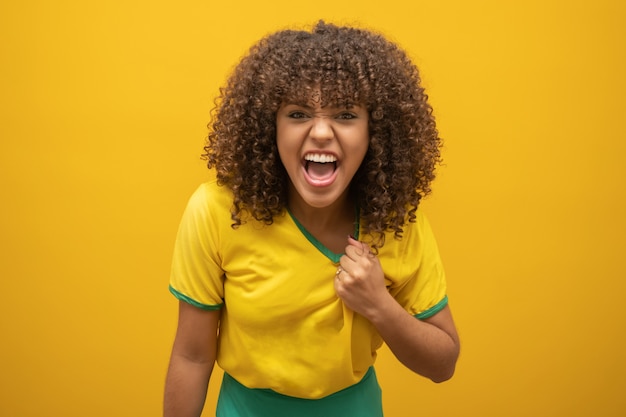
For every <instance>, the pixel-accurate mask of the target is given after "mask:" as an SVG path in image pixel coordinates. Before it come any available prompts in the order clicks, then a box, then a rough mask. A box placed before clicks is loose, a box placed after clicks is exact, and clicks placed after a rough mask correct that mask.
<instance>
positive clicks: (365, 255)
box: [335, 237, 390, 318]
mask: <svg viewBox="0 0 626 417" xmlns="http://www.w3.org/2000/svg"><path fill="white" fill-rule="evenodd" d="M339 264H340V266H339V268H338V269H337V273H336V275H335V291H336V293H337V296H339V298H341V300H343V302H344V303H345V304H346V306H348V308H350V309H351V310H353V311H355V312H357V313H359V314H361V315H362V316H364V317H365V318H370V317H371V316H372V315H373V314H375V313H376V311H377V310H378V309H380V308H382V306H383V304H384V303H385V300H386V298H389V297H390V295H389V292H388V291H387V288H386V286H385V275H384V273H383V269H382V267H381V265H380V262H379V260H378V258H377V257H376V255H374V254H373V253H372V251H371V250H370V247H369V246H368V245H367V244H365V243H363V242H359V241H358V240H356V239H353V238H352V237H349V238H348V245H347V246H346V251H345V255H343V256H342V257H341V259H340V261H339Z"/></svg>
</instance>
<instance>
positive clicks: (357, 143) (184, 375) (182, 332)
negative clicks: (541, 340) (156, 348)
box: [164, 100, 459, 417]
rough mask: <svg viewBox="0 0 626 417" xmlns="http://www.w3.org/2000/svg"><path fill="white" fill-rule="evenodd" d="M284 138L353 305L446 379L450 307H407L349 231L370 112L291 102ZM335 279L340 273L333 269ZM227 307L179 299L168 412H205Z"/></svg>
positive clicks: (293, 192)
mask: <svg viewBox="0 0 626 417" xmlns="http://www.w3.org/2000/svg"><path fill="white" fill-rule="evenodd" d="M276 128H277V138H276V140H277V146H278V151H279V154H280V158H281V161H282V163H283V165H284V166H285V169H286V170H287V173H288V175H289V179H290V187H289V209H290V210H291V212H292V214H293V215H294V216H295V217H296V218H297V219H298V220H299V221H300V222H301V223H302V225H303V226H304V227H305V228H306V229H307V230H308V231H309V232H310V233H311V234H312V235H313V236H315V237H316V238H317V239H318V240H319V241H320V242H321V243H322V244H324V245H325V246H326V247H327V248H328V249H330V250H332V251H333V252H335V253H344V254H345V255H343V256H342V257H341V260H340V270H339V273H338V274H336V275H335V278H334V286H335V291H336V293H337V296H338V297H339V298H341V299H342V300H343V302H344V303H345V304H346V306H347V307H349V308H350V309H352V310H353V311H355V312H356V313H358V314H361V315H362V316H363V317H365V318H367V319H368V320H369V321H370V322H371V323H372V324H373V325H374V326H375V327H376V329H377V330H378V332H379V334H380V335H381V336H382V338H383V339H384V341H385V342H386V343H387V345H388V346H389V347H390V349H391V351H392V352H393V353H394V355H395V356H396V357H397V358H398V359H399V360H400V362H402V363H403V364H404V365H405V366H407V367H408V368H409V369H411V370H413V371H414V372H416V373H418V374H420V375H422V376H425V377H427V378H430V379H431V380H433V381H435V382H442V381H445V380H447V379H449V378H450V377H452V375H453V373H454V368H455V364H456V360H457V358H458V355H459V338H458V335H457V332H456V328H455V325H454V321H453V319H452V314H451V312H450V309H449V307H445V308H444V309H443V310H442V311H440V312H439V313H437V314H435V315H434V316H432V317H430V318H428V319H426V320H417V319H415V318H414V317H413V316H411V315H410V314H409V313H408V312H407V311H405V310H404V309H403V308H402V306H400V304H398V303H397V302H396V300H395V299H394V298H393V297H392V296H391V295H390V294H389V292H388V291H387V289H386V287H385V281H384V273H383V271H382V268H381V265H380V262H379V261H378V258H377V257H376V256H375V255H374V254H372V253H371V251H370V248H369V247H368V246H367V245H366V244H365V243H362V242H359V241H357V240H355V239H352V238H351V237H347V236H349V235H350V234H351V233H353V228H354V209H355V208H354V203H353V202H351V201H350V199H349V198H348V188H349V185H350V181H351V180H352V178H353V177H354V174H355V173H356V171H357V169H358V168H359V166H360V164H361V162H362V161H363V158H364V156H365V153H366V152H367V148H368V145H369V133H368V113H367V111H366V109H365V108H364V107H360V106H353V107H350V108H342V107H325V108H322V107H320V106H319V101H316V100H312V101H311V103H309V105H306V106H302V105H295V104H285V105H283V106H281V108H280V109H279V110H278V112H277V115H276ZM322 154H323V155H325V157H328V156H331V157H332V158H336V170H335V172H334V173H333V174H332V176H330V177H329V178H327V179H323V180H320V179H319V178H314V177H312V176H311V175H309V174H307V172H306V170H305V168H304V167H305V165H306V162H305V157H306V156H307V155H322ZM329 279H333V278H332V277H329ZM219 318H220V311H204V310H201V309H199V308H196V307H194V306H192V305H190V304H187V303H186V302H183V301H181V302H180V305H179V319H178V329H177V333H176V338H175V341H174V346H173V348H172V355H171V359H170V365H169V369H168V375H167V379H166V387H165V404H164V417H184V416H196V417H197V416H199V415H200V414H201V412H202V408H203V405H204V401H205V398H206V392H207V387H208V383H209V379H210V376H211V372H212V370H213V366H214V363H215V357H216V351H217V333H218V326H219Z"/></svg>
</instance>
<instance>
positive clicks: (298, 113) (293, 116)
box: [287, 110, 307, 119]
mask: <svg viewBox="0 0 626 417" xmlns="http://www.w3.org/2000/svg"><path fill="white" fill-rule="evenodd" d="M287 116H288V117H289V118H291V119H304V118H306V117H307V115H306V113H304V112H301V111H297V110H296V111H292V112H289V114H287Z"/></svg>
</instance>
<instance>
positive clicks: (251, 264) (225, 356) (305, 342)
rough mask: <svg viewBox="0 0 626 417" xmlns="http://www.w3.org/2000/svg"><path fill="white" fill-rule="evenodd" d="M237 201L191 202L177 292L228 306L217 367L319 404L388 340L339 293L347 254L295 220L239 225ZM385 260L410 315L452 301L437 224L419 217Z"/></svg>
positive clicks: (390, 243) (209, 197)
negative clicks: (233, 213) (337, 281)
mask: <svg viewBox="0 0 626 417" xmlns="http://www.w3.org/2000/svg"><path fill="white" fill-rule="evenodd" d="M232 198H233V197H232V193H231V192H230V190H229V189H228V188H227V187H220V186H218V185H217V183H216V181H215V180H212V181H209V182H207V183H205V184H203V185H201V186H200V187H199V188H198V190H197V191H196V192H195V193H194V194H193V196H192V197H191V199H190V201H189V204H188V206H187V208H186V210H185V213H184V215H183V218H182V221H181V224H180V228H179V231H178V236H177V239H176V244H175V250H174V257H173V264H172V275H171V279H170V291H171V292H172V293H173V294H174V295H175V296H176V297H177V298H179V299H181V300H183V301H186V302H189V303H191V304H193V305H195V306H197V307H200V308H205V309H217V308H223V311H222V317H221V322H220V330H219V338H218V354H217V362H218V364H219V366H220V367H221V368H222V369H223V370H224V371H225V372H227V373H228V374H230V375H231V376H232V377H233V378H235V379H236V380H237V381H239V382H240V383H242V384H243V385H245V386H246V387H248V388H269V389H272V390H274V391H276V392H278V393H280V394H284V395H289V396H294V397H299V398H308V399H317V398H322V397H325V396H327V395H329V394H333V393H335V392H337V391H339V390H342V389H344V388H346V387H349V386H351V385H353V384H355V383H357V382H359V381H360V380H361V378H362V377H363V375H365V373H366V372H367V370H368V369H369V367H370V366H371V365H372V364H373V363H374V361H375V358H376V350H377V349H378V348H379V347H380V346H381V344H382V339H381V337H380V336H379V334H378V333H377V331H376V329H375V328H374V327H373V326H372V325H371V324H370V323H369V322H368V321H367V320H366V319H364V318H363V317H362V316H360V315H358V314H355V313H354V312H353V311H351V310H349V309H348V308H347V307H345V306H344V304H343V302H342V301H341V300H340V299H339V298H338V297H337V295H336V294H335V290H334V283H333V280H334V277H335V271H336V269H337V266H338V262H337V261H338V259H339V256H340V254H334V255H333V254H329V253H328V250H327V249H325V248H323V247H322V246H321V244H320V243H319V242H317V241H316V240H315V238H314V237H313V236H311V235H309V234H308V233H307V232H306V231H305V230H303V229H302V228H301V226H300V225H299V224H297V221H296V220H295V219H294V218H292V217H291V216H290V215H289V214H288V213H285V214H284V215H282V216H277V217H275V218H274V223H273V224H272V225H269V226H267V225H264V224H261V223H260V222H257V221H255V220H253V219H249V220H247V222H246V223H245V224H243V225H241V226H239V227H238V228H236V229H233V228H232V227H231V224H232V221H231V218H230V208H231V206H232V201H233V200H232ZM378 257H379V259H380V262H381V265H382V267H383V271H384V272H385V279H386V282H387V286H388V288H389V291H390V293H391V294H392V295H393V296H394V298H395V299H396V300H397V301H398V302H399V303H400V304H401V305H402V306H403V307H404V308H405V309H406V310H407V311H408V312H409V313H410V314H412V315H414V316H416V317H417V318H426V317H429V316H431V315H433V314H435V313H437V312H438V311H440V310H441V309H442V308H443V307H444V306H445V305H446V302H447V297H446V283H445V276H444V271H443V268H442V265H441V261H440V258H439V253H438V249H437V245H436V242H435V239H434V237H433V234H432V232H431V229H430V226H429V225H428V222H427V221H426V219H425V217H424V216H423V214H422V213H421V212H420V211H419V210H418V212H417V222H415V223H409V224H408V225H406V227H405V231H404V236H403V238H402V240H400V241H398V240H396V239H394V238H393V236H392V235H390V236H387V239H386V243H385V245H384V246H383V247H382V248H381V249H380V251H379V254H378Z"/></svg>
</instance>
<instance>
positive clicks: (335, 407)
mask: <svg viewBox="0 0 626 417" xmlns="http://www.w3.org/2000/svg"><path fill="white" fill-rule="evenodd" d="M216 416H217V417H294V416H298V417H346V416H359V417H382V416H383V405H382V394H381V389H380V386H379V385H378V380H377V379H376V372H375V371H374V367H371V368H370V369H369V370H368V371H367V373H366V374H365V375H364V376H363V379H361V381H359V382H358V383H357V384H355V385H353V386H351V387H348V388H346V389H343V390H341V391H339V392H336V393H334V394H331V395H329V396H327V397H324V398H320V399H318V400H309V399H303V398H296V397H290V396H286V395H282V394H279V393H277V392H275V391H272V390H270V389H250V388H247V387H245V386H243V385H241V384H240V383H239V382H237V381H236V380H235V379H234V378H233V377H231V376H230V375H228V374H227V373H224V379H223V380H222V387H221V389H220V394H219V398H218V401H217V411H216Z"/></svg>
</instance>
